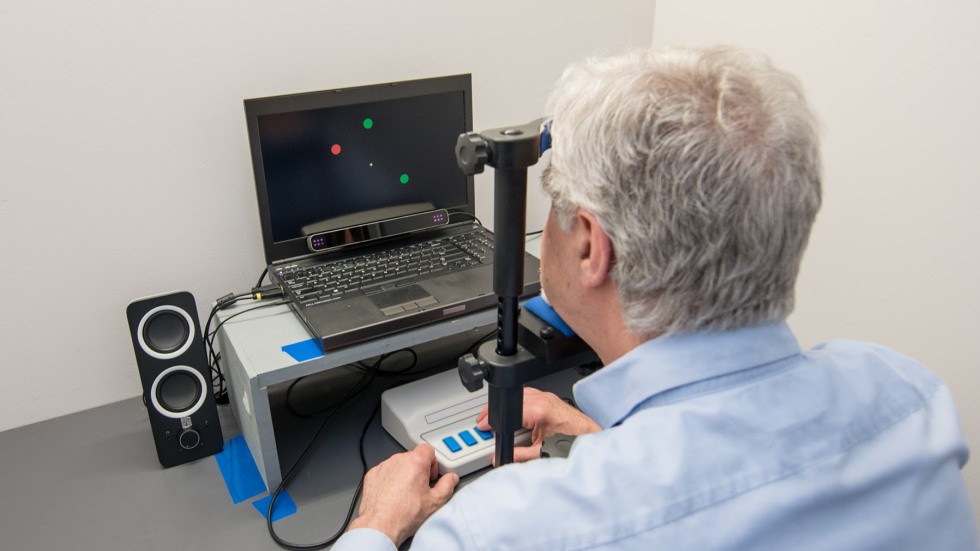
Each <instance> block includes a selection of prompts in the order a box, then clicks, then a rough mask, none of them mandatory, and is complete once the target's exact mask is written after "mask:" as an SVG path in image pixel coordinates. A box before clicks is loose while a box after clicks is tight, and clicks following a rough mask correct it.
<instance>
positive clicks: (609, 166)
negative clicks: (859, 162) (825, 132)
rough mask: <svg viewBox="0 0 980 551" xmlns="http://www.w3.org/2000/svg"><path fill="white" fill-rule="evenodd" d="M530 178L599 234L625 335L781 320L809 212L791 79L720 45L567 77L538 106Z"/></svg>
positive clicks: (804, 140) (605, 62)
mask: <svg viewBox="0 0 980 551" xmlns="http://www.w3.org/2000/svg"><path fill="white" fill-rule="evenodd" d="M548 108H549V112H550V113H552V115H553V116H554V122H553V123H552V127H551V130H552V139H553V144H554V146H553V149H552V154H551V163H550V166H549V167H548V168H547V169H546V170H545V173H544V176H543V178H542V184H543V186H544V188H545V191H546V192H547V193H549V194H550V195H551V198H552V204H553V208H554V215H555V216H556V218H557V220H556V221H557V223H558V224H559V226H561V227H562V228H564V229H566V230H567V229H568V228H569V227H570V224H571V221H572V219H573V216H574V214H575V211H576V209H577V208H578V207H581V208H584V209H586V210H588V211H590V212H592V213H593V214H594V215H595V216H596V218H597V219H598V221H599V224H600V225H601V226H602V228H603V229H604V230H605V232H606V233H607V235H608V236H609V238H610V240H611V242H612V246H613V249H614V254H615V260H614V266H613V270H612V274H611V277H612V280H613V281H614V282H615V284H616V287H617V289H618V292H619V298H620V301H621V302H622V305H623V308H624V315H625V322H626V326H627V328H628V329H630V330H631V331H633V332H635V333H637V334H639V335H644V336H650V335H654V334H658V333H677V332H685V331H691V330H695V329H711V330H723V329H732V328H736V327H743V326H747V325H754V324H758V323H764V322H771V321H776V320H780V319H783V318H785V317H786V316H788V315H789V313H790V312H791V311H792V310H793V301H794V291H793V289H794V286H795V283H796V276H797V273H798V272H799V267H800V261H801V259H802V256H803V250H804V249H805V248H806V243H807V239H808V236H809V234H810V228H811V226H812V225H813V221H814V218H815V217H816V213H817V210H818V209H819V207H820V193H821V192H820V182H821V168H820V152H819V138H818V132H817V123H816V119H815V117H814V116H813V114H812V113H811V112H810V110H809V108H808V107H807V104H806V100H805V99H804V96H803V93H802V90H801V87H800V84H799V82H798V81H797V80H796V79H795V78H794V77H793V76H791V75H789V74H787V73H785V72H783V71H780V70H778V69H776V68H774V67H773V66H772V65H771V64H770V63H769V61H768V59H766V58H765V57H763V56H761V55H759V54H755V53H751V52H746V51H742V50H738V49H735V48H730V47H712V48H707V49H677V48H674V49H665V50H652V51H640V52H631V53H627V54H623V55H620V56H617V57H611V58H604V59H590V60H587V61H585V62H583V63H581V64H578V65H575V66H572V67H570V68H569V69H567V70H566V71H565V73H564V74H563V75H562V77H561V78H560V79H559V81H558V83H557V85H556V88H555V91H554V92H553V93H552V96H551V98H550V99H549V102H548Z"/></svg>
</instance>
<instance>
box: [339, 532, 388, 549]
mask: <svg viewBox="0 0 980 551" xmlns="http://www.w3.org/2000/svg"><path fill="white" fill-rule="evenodd" d="M330 549H332V550H333V551H348V550H349V551H375V550H376V551H382V550H383V551H398V549H397V548H396V547H395V543H394V542H393V541H391V540H390V539H388V536H386V535H384V534H382V533H381V532H379V531H377V530H374V529H372V528H355V529H354V530H351V531H350V532H347V533H345V534H344V535H343V536H341V537H340V539H339V540H337V543H335V544H333V547H331V548H330Z"/></svg>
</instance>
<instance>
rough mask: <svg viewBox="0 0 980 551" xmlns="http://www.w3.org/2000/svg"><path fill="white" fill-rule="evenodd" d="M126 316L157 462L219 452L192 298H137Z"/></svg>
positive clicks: (169, 463)
mask: <svg viewBox="0 0 980 551" xmlns="http://www.w3.org/2000/svg"><path fill="white" fill-rule="evenodd" d="M126 317H127V318H128V320H129V334H130V336H131V337H132V338H133V350H134V351H135V352H136V366H137V368H138V369H139V374H140V380H141V381H142V384H143V403H144V404H146V410H147V413H148V414H149V416H150V430H151V431H152V432H153V441H154V443H155V444H156V448H157V456H158V457H159V458H160V464H161V465H163V466H164V467H173V466H174V465H180V464H182V463H187V462H188V461H193V460H195V459H200V458H202V457H207V456H209V455H213V454H215V453H217V452H219V451H221V449H222V447H223V445H224V440H223V439H222V436H221V422H220V421H219V419H218V408H217V406H216V405H215V401H214V390H213V387H212V385H211V373H210V368H209V367H208V362H207V357H206V356H205V352H204V341H203V339H202V335H201V327H200V324H199V322H198V318H197V305H196V303H195V302H194V296H193V295H191V294H190V293H188V292H185V291H180V292H173V293H168V294H163V295H156V296H152V297H145V298H141V299H137V300H134V301H133V302H131V303H130V304H129V306H128V307H127V308H126Z"/></svg>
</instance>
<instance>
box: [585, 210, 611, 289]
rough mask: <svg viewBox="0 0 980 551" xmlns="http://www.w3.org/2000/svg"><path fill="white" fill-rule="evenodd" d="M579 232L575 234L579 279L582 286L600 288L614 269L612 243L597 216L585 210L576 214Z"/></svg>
mask: <svg viewBox="0 0 980 551" xmlns="http://www.w3.org/2000/svg"><path fill="white" fill-rule="evenodd" d="M575 217H576V222H577V223H576V224H575V227H576V228H577V229H578V231H577V232H576V234H575V239H576V252H577V253H578V257H579V277H580V278H581V282H582V285H584V286H586V287H598V286H600V285H602V284H603V283H605V282H606V281H607V280H608V279H609V273H610V271H611V270H612V267H613V260H614V253H613V248H612V242H611V241H610V240H609V236H608V235H606V231H605V230H604V229H602V226H601V225H599V221H598V220H597V219H596V217H595V215H594V214H592V213H591V212H589V211H587V210H585V209H581V208H580V209H578V211H577V212H576V213H575Z"/></svg>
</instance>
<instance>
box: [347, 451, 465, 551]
mask: <svg viewBox="0 0 980 551" xmlns="http://www.w3.org/2000/svg"><path fill="white" fill-rule="evenodd" d="M432 482H434V484H432V485H431V486H430V483H432ZM458 483H459V477H458V476H456V474H454V473H449V474H446V475H444V476H442V477H439V465H438V463H437V462H436V454H435V450H434V449H432V446H430V445H428V444H419V445H418V446H417V447H416V448H415V449H414V450H411V451H407V452H404V453H399V454H396V455H393V456H391V457H389V458H388V459H386V460H385V461H383V462H382V463H380V464H378V465H377V466H375V467H374V468H373V469H371V470H370V471H368V473H367V475H366V476H365V477H364V492H363V495H362V497H361V507H360V511H359V513H358V517H357V518H356V519H354V521H353V522H351V523H350V527H349V528H348V529H349V530H353V529H355V528H374V529H375V530H378V531H380V532H382V533H384V534H385V535H386V536H388V537H389V538H391V541H393V542H394V543H395V547H399V546H401V544H402V543H403V542H404V541H405V540H406V539H408V538H409V537H411V536H413V535H415V532H416V531H417V530H418V529H419V526H421V525H422V523H423V522H425V520H426V519H427V518H429V516H431V515H432V513H434V512H435V511H436V509H438V508H439V507H442V506H443V505H444V504H445V503H446V502H447V501H449V498H450V497H451V496H452V495H453V489H454V488H456V484H458Z"/></svg>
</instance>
